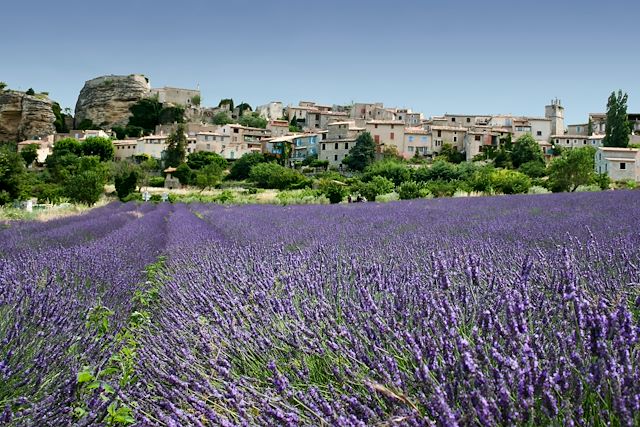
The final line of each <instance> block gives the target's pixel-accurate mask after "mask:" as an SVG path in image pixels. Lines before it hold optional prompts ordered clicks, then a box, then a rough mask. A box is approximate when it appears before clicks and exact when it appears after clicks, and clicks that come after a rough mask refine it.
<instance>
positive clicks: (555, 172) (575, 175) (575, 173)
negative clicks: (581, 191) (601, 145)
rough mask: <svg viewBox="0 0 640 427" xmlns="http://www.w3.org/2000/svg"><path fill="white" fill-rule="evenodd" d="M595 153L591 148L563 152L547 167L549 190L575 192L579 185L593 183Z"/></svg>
mask: <svg viewBox="0 0 640 427" xmlns="http://www.w3.org/2000/svg"><path fill="white" fill-rule="evenodd" d="M595 153H596V149H595V148H593V147H584V148H574V149H571V150H564V151H563V152H562V155H561V156H560V157H556V158H555V159H553V161H552V162H551V164H550V165H549V184H550V189H551V190H552V191H554V192H558V191H576V189H577V188H578V187H579V186H581V185H588V184H591V183H593V182H594V180H595V178H596V176H595V175H596V173H595V170H594V169H595V166H594V165H595Z"/></svg>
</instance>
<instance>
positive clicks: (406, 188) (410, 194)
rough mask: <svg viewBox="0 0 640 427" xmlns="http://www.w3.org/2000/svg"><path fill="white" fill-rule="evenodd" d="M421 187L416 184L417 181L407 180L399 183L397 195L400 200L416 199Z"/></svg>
mask: <svg viewBox="0 0 640 427" xmlns="http://www.w3.org/2000/svg"><path fill="white" fill-rule="evenodd" d="M421 189H422V188H421V186H420V184H418V183H417V182H415V181H407V182H404V183H402V185H400V188H399V189H398V195H399V196H400V199H402V200H410V199H417V198H419V197H420V190H421Z"/></svg>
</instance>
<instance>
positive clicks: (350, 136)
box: [318, 120, 365, 167]
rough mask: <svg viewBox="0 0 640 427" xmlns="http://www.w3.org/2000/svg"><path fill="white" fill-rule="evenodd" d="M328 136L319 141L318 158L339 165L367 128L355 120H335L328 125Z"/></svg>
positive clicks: (332, 164)
mask: <svg viewBox="0 0 640 427" xmlns="http://www.w3.org/2000/svg"><path fill="white" fill-rule="evenodd" d="M328 127H329V129H328V132H327V138H326V139H325V140H323V141H321V142H319V143H318V144H319V149H318V159H319V160H327V161H328V162H329V166H335V167H339V166H340V165H341V164H342V161H343V160H344V158H345V157H347V155H348V154H349V151H350V150H351V149H352V148H353V146H354V145H355V144H356V139H357V138H358V135H360V133H362V132H363V131H364V130H365V129H364V128H361V127H357V126H356V124H355V121H353V120H350V121H342V122H333V123H330V124H329V125H328Z"/></svg>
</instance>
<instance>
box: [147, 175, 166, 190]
mask: <svg viewBox="0 0 640 427" xmlns="http://www.w3.org/2000/svg"><path fill="white" fill-rule="evenodd" d="M149 187H156V188H162V187H164V177H162V176H152V177H151V178H149Z"/></svg>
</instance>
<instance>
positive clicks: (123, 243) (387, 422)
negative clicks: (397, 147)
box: [0, 191, 640, 426]
mask: <svg viewBox="0 0 640 427" xmlns="http://www.w3.org/2000/svg"><path fill="white" fill-rule="evenodd" d="M638 212H640V192H628V191H616V192H603V193H580V194H554V195H544V196H504V197H493V198H477V199H435V200H419V201H409V202H397V203H388V204H376V203H366V204H352V205H330V206H322V205H316V206H288V207H280V206H261V205H254V206H221V205H170V204H159V205H148V204H147V205H136V204H115V203H114V204H111V205H108V206H106V207H103V208H98V209H95V210H93V211H90V212H89V213H87V214H83V215H80V216H76V217H69V218H65V219H60V220H56V221H51V222H48V223H40V222H24V223H10V224H6V225H5V226H4V227H3V226H2V225H1V224H0V405H1V406H0V414H1V415H0V424H3V425H4V424H6V425H11V426H34V425H37V426H65V425H74V426H94V425H104V426H126V425H136V426H236V425H237V426H256V425H258V426H297V425H309V426H311V425H313V426H316V425H337V426H395V425H398V426H400V425H402V426H405V425H408V426H428V425H443V426H455V425H491V426H493V425H505V426H506V425H623V426H632V425H640V343H639V338H640V217H638Z"/></svg>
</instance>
